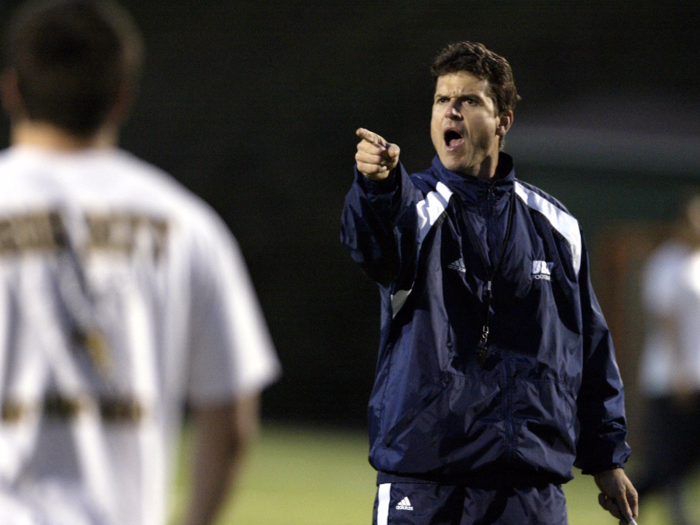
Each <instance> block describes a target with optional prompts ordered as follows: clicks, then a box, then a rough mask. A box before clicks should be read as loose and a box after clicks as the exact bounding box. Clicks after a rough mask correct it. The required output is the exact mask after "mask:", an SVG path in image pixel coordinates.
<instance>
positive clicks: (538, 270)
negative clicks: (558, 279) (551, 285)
mask: <svg viewBox="0 0 700 525" xmlns="http://www.w3.org/2000/svg"><path fill="white" fill-rule="evenodd" d="M552 266H554V263H551V262H549V263H548V262H546V261H532V278H533V279H544V280H545V281H551V280H552Z"/></svg>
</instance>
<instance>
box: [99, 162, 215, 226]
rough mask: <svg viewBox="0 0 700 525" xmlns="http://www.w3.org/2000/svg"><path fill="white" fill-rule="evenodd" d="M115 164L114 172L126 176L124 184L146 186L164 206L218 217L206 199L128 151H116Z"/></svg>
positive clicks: (123, 179) (123, 180) (122, 181)
mask: <svg viewBox="0 0 700 525" xmlns="http://www.w3.org/2000/svg"><path fill="white" fill-rule="evenodd" d="M111 162H112V163H113V166H114V169H115V170H117V171H119V172H121V173H122V174H123V176H122V177H123V178H122V180H121V184H122V185H125V186H126V185H129V184H133V185H134V186H137V187H138V186H144V187H146V188H148V189H150V190H152V191H153V192H154V196H155V195H157V196H158V199H160V202H161V204H164V205H166V206H170V207H172V208H174V209H175V210H181V211H182V212H185V213H195V214H201V215H203V216H212V215H217V214H216V212H215V211H214V209H213V208H212V207H211V205H209V203H207V202H206V201H205V200H204V199H203V198H201V197H200V196H199V195H197V194H196V193H194V192H193V191H192V190H190V189H189V188H187V187H186V186H185V185H183V184H182V183H181V182H180V181H178V180H177V179H176V178H175V177H173V176H172V175H171V174H170V173H168V172H167V171H165V170H163V169H161V168H159V167H158V166H155V165H154V164H151V163H149V162H147V161H145V160H143V159H141V158H139V157H137V156H136V155H134V154H132V153H129V152H127V151H124V150H116V151H115V152H114V155H113V157H112V160H111ZM146 197H148V195H146Z"/></svg>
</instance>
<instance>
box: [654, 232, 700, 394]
mask: <svg viewBox="0 0 700 525" xmlns="http://www.w3.org/2000/svg"><path fill="white" fill-rule="evenodd" d="M642 291H643V300H644V305H645V307H646V309H647V311H649V312H650V313H651V314H653V315H655V316H660V317H672V318H674V319H675V320H676V321H677V323H678V334H676V336H677V338H678V341H679V343H680V356H677V355H676V354H677V353H676V352H674V347H673V341H671V340H669V335H668V333H667V332H666V331H664V330H661V329H659V327H658V326H656V325H655V323H652V324H651V326H650V329H649V333H648V334H647V338H646V341H645V345H644V353H643V355H642V362H641V377H640V380H641V386H642V389H643V390H644V392H646V393H647V394H648V395H651V396H663V395H668V394H671V393H672V390H671V385H672V379H673V377H674V375H675V374H676V373H677V372H678V371H683V374H684V376H685V377H687V378H689V379H690V380H691V381H692V384H693V385H694V387H695V388H696V389H698V390H700V250H695V251H693V250H692V249H691V248H689V247H688V246H686V245H684V244H681V243H679V242H675V241H672V242H668V243H666V244H664V245H662V246H661V247H660V248H658V249H657V250H656V251H655V252H654V253H653V254H652V255H651V257H650V258H649V260H648V262H647V264H646V267H645V271H644V276H643V288H642Z"/></svg>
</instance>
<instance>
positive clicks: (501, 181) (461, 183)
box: [432, 151, 515, 201]
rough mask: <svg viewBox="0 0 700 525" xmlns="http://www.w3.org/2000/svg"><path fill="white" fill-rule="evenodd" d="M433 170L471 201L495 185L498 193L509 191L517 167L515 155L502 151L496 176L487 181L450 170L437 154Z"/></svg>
mask: <svg viewBox="0 0 700 525" xmlns="http://www.w3.org/2000/svg"><path fill="white" fill-rule="evenodd" d="M432 170H433V173H434V174H435V177H436V178H437V179H438V180H439V181H441V182H443V183H444V184H445V185H447V187H448V188H450V189H451V190H452V191H453V192H455V193H456V194H457V195H459V196H460V197H461V198H462V199H464V200H465V201H471V200H473V199H475V198H479V197H480V196H482V195H483V194H484V193H486V192H487V191H488V190H489V189H490V188H492V187H493V189H494V190H496V194H497V195H500V194H502V193H509V192H510V191H511V190H512V188H513V183H514V182H515V168H514V166H513V157H511V156H510V155H508V154H507V153H503V152H502V151H501V152H499V154H498V166H497V168H496V176H495V177H494V178H493V179H492V180H490V181H485V180H482V179H478V178H476V177H473V176H471V175H465V174H464V173H459V172H457V171H452V170H448V169H447V168H446V167H445V166H443V164H442V162H440V159H439V157H438V156H437V155H435V158H433V163H432Z"/></svg>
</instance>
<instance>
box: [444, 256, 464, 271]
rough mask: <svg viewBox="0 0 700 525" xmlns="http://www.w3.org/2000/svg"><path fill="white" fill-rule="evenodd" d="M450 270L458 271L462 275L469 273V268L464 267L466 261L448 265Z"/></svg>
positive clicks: (460, 260) (457, 261)
mask: <svg viewBox="0 0 700 525" xmlns="http://www.w3.org/2000/svg"><path fill="white" fill-rule="evenodd" d="M447 267H448V268H449V269H450V270H457V271H458V272H461V273H467V268H466V267H465V266H464V259H457V260H456V261H455V262H453V263H451V264H448V265H447Z"/></svg>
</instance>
